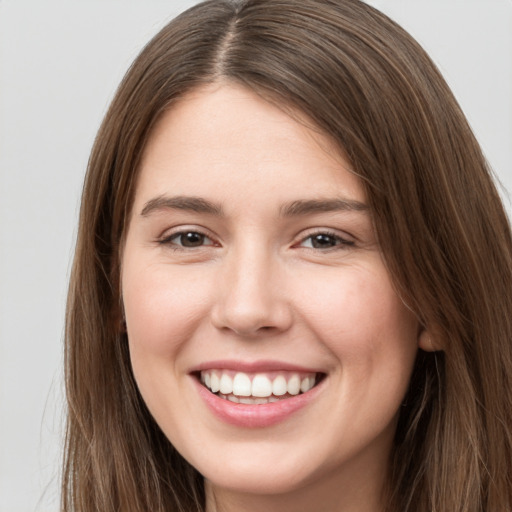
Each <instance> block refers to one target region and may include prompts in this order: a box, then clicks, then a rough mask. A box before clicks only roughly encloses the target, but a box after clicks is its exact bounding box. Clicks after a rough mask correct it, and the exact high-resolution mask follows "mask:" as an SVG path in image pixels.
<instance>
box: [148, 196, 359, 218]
mask: <svg viewBox="0 0 512 512" xmlns="http://www.w3.org/2000/svg"><path fill="white" fill-rule="evenodd" d="M167 209H171V210H185V211H191V212H195V213H206V214H209V215H215V216H217V217H222V216H224V211H223V209H222V206H221V205H220V204H218V203H214V202H212V201H209V200H207V199H204V198H202V197H194V196H173V197H169V196H158V197H155V198H153V199H150V200H149V201H148V202H147V203H145V205H144V207H143V208H142V211H141V213H140V214H141V216H143V217H147V216H148V215H150V214H151V213H153V212H157V211H161V210H167ZM368 210H369V208H368V206H367V205H366V204H364V203H362V202H360V201H355V200H353V199H344V198H333V199H305V200H297V201H292V202H290V203H287V204H284V205H283V206H282V207H281V208H280V211H279V213H280V216H281V217H296V216H301V215H309V214H313V213H322V212H336V211H356V212H368Z"/></svg>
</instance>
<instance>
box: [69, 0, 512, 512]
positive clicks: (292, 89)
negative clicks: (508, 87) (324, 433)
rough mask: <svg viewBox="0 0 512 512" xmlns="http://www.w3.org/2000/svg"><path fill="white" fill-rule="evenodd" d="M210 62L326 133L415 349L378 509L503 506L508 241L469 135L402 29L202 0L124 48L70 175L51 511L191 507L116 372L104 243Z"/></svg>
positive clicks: (349, 10)
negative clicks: (76, 215) (420, 330)
mask: <svg viewBox="0 0 512 512" xmlns="http://www.w3.org/2000/svg"><path fill="white" fill-rule="evenodd" d="M218 80H225V81H231V82H236V83H238V84H242V85H244V86H246V87H248V88H250V89H252V90H253V91H255V92H257V93H258V94H260V95H262V96H263V97H265V98H266V99H268V100H269V101H272V102H274V103H276V104H278V105H281V106H283V105H284V106H285V108H289V109H290V111H292V110H294V111H298V112H300V113H301V114H304V115H305V117H306V118H309V119H310V120H311V121H312V122H313V123H314V124H315V125H316V126H317V127H318V128H319V129H321V130H323V131H324V132H325V133H328V134H329V135H330V136H331V137H332V138H333V139H334V140H335V141H336V143H337V144H338V146H339V148H340V149H342V151H343V152H344V154H345V155H346V156H347V157H348V158H349V160H350V161H351V163H352V166H353V169H354V171H355V172H356V173H357V174H358V175H359V176H360V178H361V180H362V181H363V183H364V186H365V189H366V193H367V198H368V201H369V204H370V207H371V210H372V213H373V218H374V223H375V228H376V232H377V234H378V238H379V241H380V245H381V248H382V252H383V255H384V258H385V261H386V264H387V266H388V269H389V272H390V275H391V276H392V279H393V282H394V284H395V286H396V288H397V291H398V293H400V295H401V297H402V298H403V300H404V302H405V303H406V304H407V305H408V306H409V307H410V308H411V309H412V310H413V311H414V312H415V313H416V315H417V316H418V318H419V319H420V321H421V323H422V325H423V326H424V327H425V328H426V329H427V330H428V332H429V334H430V336H431V339H432V343H433V344H434V346H437V347H442V351H439V352H435V353H432V354H430V353H429V354H427V353H425V352H422V351H420V352H419V354H418V358H417V361H416V366H415V370H414V373H413V377H412V380H411V385H410V389H409V392H408V394H407V396H406V397H405V403H404V407H402V410H401V413H400V418H399V425H398V429H397V433H396V439H395V445H394V450H393V457H392V460H391V461H390V486H389V487H390V492H389V503H387V504H386V506H387V507H388V508H389V509H390V510H400V511H401V512H407V511H409V512H412V511H414V512H458V511H460V512H462V511H464V512H477V511H478V512H482V511H485V512H497V511H500V512H501V511H506V510H512V241H511V232H510V226H509V224H508V220H507V217H506V214H505V212H504V210H503V207H502V205H501V202H500V200H499V197H498V194H497V192H496V189H495V187H494V185H493V182H492V179H491V175H490V174H491V173H490V171H489V169H488V167H487V164H486V161H485V159H484V157H483V155H482V153H481V150H480V148H479V146H478V144H477V142H476V140H475V138H474V136H473V134H472V132H471V130H470V128H469V126H468V124H467V122H466V120H465V117H464V115H463V114H462V112H461V110H460V108H459V106H458V104H457V102H456V101H455V99H454V97H453V96H452V94H451V92H450V90H449V88H448V86H447V85H446V83H445V82H444V80H443V79H442V77H441V76H440V74H439V72H438V71H437V69H436V67H435V66H434V65H433V63H432V62H431V60H430V59H429V57H428V56H427V55H426V54H425V52H424V51H423V50H422V49H421V48H420V47H419V45H418V44H417V43H416V42H415V41H414V40H413V39H412V38H411V37H410V36H409V35H408V34H407V33H406V32H405V31H404V30H403V29H401V28H400V27H399V26H397V25H396V24H395V23H394V22H393V21H391V20H390V19H388V18H387V17H386V16H384V15H383V14H381V13H379V12H378V11H376V10H375V9H373V8H371V7H369V6H368V5H366V4H364V3H362V2H360V1H358V0H301V1H300V2H299V1H296V0H247V1H238V2H237V1H229V0H210V1H207V2H204V3H202V4H199V5H197V6H195V7H193V8H191V9H189V10H188V11H186V12H185V13H183V14H182V15H181V16H179V17H178V18H176V19H175V20H173V21H172V22H171V23H170V24H169V25H167V26H166V27H165V28H164V29H163V30H162V31H161V32H160V33H159V34H158V35H157V36H156V37H155V38H154V39H153V40H152V41H151V42H150V43H149V44H148V45H147V46H146V48H144V50H143V51H142V53H141V54H140V56H139V57H138V58H137V59H136V61H135V62H134V64H133V65H132V67H131V68H130V69H129V71H128V73H127V74H126V76H125V78H124V80H123V82H122V84H121V85H120V87H119V90H118V92H117V95H116V97H115V98H114V100H113V102H112V105H111V107H110V109H109V111H108V113H107V115H106V117H105V120H104V121H103V124H102V126H101V128H100V130H99V133H98V136H97V138H96V141H95V144H94V147H93V150H92V154H91V158H90V162H89V167H88V171H87V176H86V180H85V185H84V190H83V197H82V206H81V213H80V224H79V231H78V240H77V247H76V254H75V260H74V266H73V271H72V277H71V284H70V290H69V299H68V309H67V327H66V352H65V360H66V386H67V399H68V406H69V419H68V424H67V436H66V451H65V460H64V472H63V483H62V486H63V488H62V490H63V494H62V510H63V511H65V512H70V511H77V512H78V511H80V512H92V511H97V510H101V511H102V512H114V511H119V510H123V511H125V510H130V511H140V512H147V511H148V510H152V511H155V512H159V511H160V512H164V511H167V512H169V511H187V512H191V511H202V510H204V489H203V480H202V477H201V476H200V475H199V474H198V473H197V471H196V470H195V469H194V468H192V467H191V466H190V465H189V464H188V463H187V462H186V461H185V460H183V459H182V457H181V456H180V455H179V454H178V453H177V452H176V451H175V450H174V448H173V446H172V445H171V443H170V442H169V441H168V440H167V439H166V438H165V436H164V435H163V434H162V432H161V431H160V429H159V428H158V426H157V425H156V423H155V421H154V420H153V419H152V417H151V416H150V414H149V412H148V410H147V409H146V407H145V405H144V403H143V401H142V399H141V397H140V395H139V393H138V390H137V387H136V384H135V382H134V379H133V375H132V371H131V367H130V360H129V354H128V346H127V338H126V333H125V332H124V329H123V325H122V312H121V309H122V307H121V304H120V303H121V299H120V293H119V266H120V251H121V248H122V241H123V235H124V233H125V229H126V222H127V219H128V217H129V212H130V207H131V203H132V199H133V194H134V188H135V184H136V179H137V170H138V165H139V161H140V157H141V153H142V151H143V148H144V145H145V143H146V141H147V139H148V136H149V135H150V133H151V129H152V126H154V123H155V121H156V120H157V119H158V117H159V116H160V115H161V114H162V112H163V111H164V110H165V109H168V108H172V104H173V102H175V101H176V100H178V99H179V98H180V97H182V96H183V95H184V94H186V93H187V92H189V91H190V90H192V89H194V88H197V87H200V86H201V85H204V84H207V83H211V82H214V81H218Z"/></svg>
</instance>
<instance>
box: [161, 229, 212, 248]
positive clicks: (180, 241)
mask: <svg viewBox="0 0 512 512" xmlns="http://www.w3.org/2000/svg"><path fill="white" fill-rule="evenodd" d="M160 243H162V244H168V245H174V246H177V248H187V249H193V248H196V247H203V246H205V245H214V242H213V240H212V239H211V238H209V237H208V236H206V235H205V234H204V233H201V232H199V231H179V232H178V233H173V234H172V235H170V236H167V237H165V238H164V239H162V240H161V241H160Z"/></svg>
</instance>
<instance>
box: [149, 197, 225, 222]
mask: <svg viewBox="0 0 512 512" xmlns="http://www.w3.org/2000/svg"><path fill="white" fill-rule="evenodd" d="M167 209H171V210H186V211H191V212H196V213H207V214H210V215H216V216H218V217H222V216H223V215H224V212H223V210H222V206H221V205H220V204H217V203H213V202H211V201H208V200H206V199H203V198H201V197H189V196H174V197H168V196H158V197H155V198H153V199H150V200H149V201H148V202H147V203H146V204H145V205H144V208H142V211H141V212H140V214H141V215H142V216H143V217H147V216H148V215H149V214H150V213H153V212H155V211H161V210H167Z"/></svg>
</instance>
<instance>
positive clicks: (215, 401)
mask: <svg viewBox="0 0 512 512" xmlns="http://www.w3.org/2000/svg"><path fill="white" fill-rule="evenodd" d="M324 381H325V379H324V380H323V381H322V382H321V383H319V384H317V385H316V386H315V387H314V388H313V389H311V390H309V391H308V392H307V393H302V394H300V395H296V396H294V397H292V398H284V399H282V400H279V401H278V402H271V403H268V404H254V405H253V404H237V403H234V402H230V401H229V400H227V399H224V398H219V397H218V396H217V395H215V394H214V393H212V392H211V391H209V390H208V389H207V388H205V387H204V386H203V385H202V384H201V383H200V382H199V381H198V380H197V379H196V378H194V382H195V384H196V386H197V389H198V392H199V395H200V396H201V398H202V399H203V400H204V401H205V403H206V405H207V406H208V408H209V409H210V410H211V411H212V412H213V413H214V414H215V416H217V418H219V419H220V420H222V421H224V422H225V423H229V424H231V425H235V426H237V427H244V428H263V427H270V426H272V425H275V424H277V423H280V422H282V421H284V420H286V419H287V418H289V417H290V416H292V415H293V414H294V413H296V412H298V411H300V410H301V409H303V408H304V407H306V406H307V405H308V404H309V403H310V402H311V401H312V400H314V399H315V398H316V396H317V395H318V393H319V392H320V389H321V388H322V387H323V384H324Z"/></svg>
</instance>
